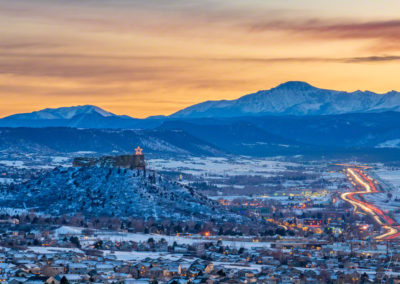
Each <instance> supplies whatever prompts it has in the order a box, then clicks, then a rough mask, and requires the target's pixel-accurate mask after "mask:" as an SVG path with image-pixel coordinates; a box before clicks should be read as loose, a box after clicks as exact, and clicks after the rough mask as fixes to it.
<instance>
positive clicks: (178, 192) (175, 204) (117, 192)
mask: <svg viewBox="0 0 400 284" xmlns="http://www.w3.org/2000/svg"><path fill="white" fill-rule="evenodd" d="M0 206H7V207H17V208H18V207H21V206H26V207H27V208H33V209H35V210H37V211H39V212H45V213H49V214H52V215H53V216H54V215H55V216H59V215H62V214H74V213H77V212H81V213H82V214H84V215H86V216H118V217H137V218H141V217H143V218H149V217H153V218H156V219H164V218H168V219H174V220H191V219H193V220H208V219H210V218H216V219H218V218H219V219H222V218H224V217H226V218H240V216H238V215H236V214H233V213H230V212H228V211H225V210H224V209H223V208H222V206H220V205H219V203H218V202H216V201H213V200H210V199H208V198H207V197H205V196H203V195H201V194H199V193H198V192H197V191H196V190H194V189H192V188H187V187H184V186H182V185H180V184H178V183H175V182H172V181H170V180H168V179H166V178H164V177H163V176H161V175H158V174H155V173H149V172H148V173H147V174H145V173H144V172H143V171H132V170H127V169H118V168H102V167H87V168H56V169H54V170H53V171H51V172H49V173H47V174H46V175H45V176H43V177H40V178H37V179H32V180H30V181H29V182H27V183H24V184H21V185H18V186H17V187H16V188H14V189H13V190H10V192H9V193H5V192H3V193H2V198H1V200H0Z"/></svg>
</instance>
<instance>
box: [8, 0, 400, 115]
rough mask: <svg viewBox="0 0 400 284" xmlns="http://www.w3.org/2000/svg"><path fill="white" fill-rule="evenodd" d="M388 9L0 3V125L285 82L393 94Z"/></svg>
mask: <svg viewBox="0 0 400 284" xmlns="http://www.w3.org/2000/svg"><path fill="white" fill-rule="evenodd" d="M399 10H400V2H398V1H388V0H387V1H372V0H363V1H361V0H359V1H351V3H349V2H348V1H345V2H336V1H335V2H334V3H333V2H332V1H327V0H326V1H311V0H309V1H294V0H292V1H260V0H233V1H215V0H206V1H204V0H202V1H198V0H195V1H183V0H173V1H161V0H158V1H156V0H148V1H132V0H130V1H128V0H126V1H125V0H116V1H105V0H99V1H92V0H90V1H78V0H69V1H64V0H60V1H52V0H38V1H31V0H21V1H8V0H0V36H1V41H0V101H1V104H0V117H3V116H6V115H10V114H13V113H20V112H30V111H34V110H38V109H42V108H46V107H60V106H71V105H82V104H93V105H97V106H99V107H102V108H105V109H107V110H109V111H111V112H114V113H117V114H127V115H131V116H133V117H147V116H150V115H160V114H163V115H168V114H171V113H173V112H175V111H178V110H179V109H182V108H184V107H187V106H189V105H192V104H195V103H198V102H202V101H205V100H220V99H235V98H238V97H240V96H242V95H244V94H248V93H252V92H255V91H258V90H261V89H269V88H271V87H274V86H276V85H278V84H280V83H282V82H285V81H289V80H301V81H307V82H309V83H310V84H312V85H314V86H316V87H321V88H329V89H337V90H346V91H355V90H357V89H360V88H362V89H363V90H365V89H368V90H371V91H375V92H381V93H383V92H387V91H390V90H393V89H395V90H400V81H399V80H398V73H399V72H400V65H399V64H398V63H399V60H400V19H399V18H398V11H399Z"/></svg>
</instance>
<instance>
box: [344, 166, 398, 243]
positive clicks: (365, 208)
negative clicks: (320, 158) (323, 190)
mask: <svg viewBox="0 0 400 284" xmlns="http://www.w3.org/2000/svg"><path fill="white" fill-rule="evenodd" d="M346 171H347V176H348V177H349V178H350V179H351V180H352V183H353V185H354V186H355V188H356V186H357V185H359V186H360V187H361V188H362V190H359V191H351V192H344V193H342V194H341V196H340V197H341V198H342V199H343V200H344V201H346V202H348V203H350V204H351V205H352V206H353V208H354V211H355V212H357V211H359V212H364V213H365V214H368V215H370V216H371V217H372V218H373V219H374V220H375V221H376V222H377V223H378V224H379V225H380V226H382V227H383V228H384V229H385V233H384V234H382V235H379V236H376V237H375V239H377V240H392V239H395V238H398V237H400V226H399V225H397V224H396V222H395V221H394V220H393V219H392V218H390V217H389V216H387V215H386V214H385V213H384V212H383V211H382V210H381V209H379V208H378V207H376V206H375V205H373V204H371V203H369V202H365V201H362V200H360V199H359V197H361V196H363V195H365V194H373V193H377V192H378V190H377V189H376V187H375V184H374V182H373V181H372V180H371V178H370V177H368V176H367V175H366V174H365V173H364V172H362V171H361V170H359V169H357V168H347V169H346ZM357 197H358V198H357Z"/></svg>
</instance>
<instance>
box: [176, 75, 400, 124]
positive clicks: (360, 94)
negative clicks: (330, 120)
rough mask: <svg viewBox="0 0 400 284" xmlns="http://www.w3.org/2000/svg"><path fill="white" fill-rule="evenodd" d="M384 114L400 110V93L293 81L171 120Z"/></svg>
mask: <svg viewBox="0 0 400 284" xmlns="http://www.w3.org/2000/svg"><path fill="white" fill-rule="evenodd" d="M383 111H400V93H399V92H396V91H390V92H387V93H384V94H377V93H374V92H370V91H359V90H358V91H354V92H345V91H336V90H328V89H321V88H317V87H314V86H312V85H310V84H309V83H306V82H302V81H289V82H286V83H283V84H280V85H278V86H276V87H274V88H271V89H269V90H261V91H258V92H255V93H252V94H248V95H244V96H242V97H240V98H238V99H234V100H220V101H206V102H202V103H199V104H195V105H192V106H190V107H188V108H185V109H182V110H180V111H178V112H176V113H174V114H172V115H171V116H170V117H172V118H200V117H239V116H263V115H299V116H305V115H328V114H344V113H365V112H383Z"/></svg>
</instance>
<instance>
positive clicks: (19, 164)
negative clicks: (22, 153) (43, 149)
mask: <svg viewBox="0 0 400 284" xmlns="http://www.w3.org/2000/svg"><path fill="white" fill-rule="evenodd" d="M0 164H2V165H5V166H7V167H16V168H23V167H24V162H23V161H7V160H2V161H1V160H0Z"/></svg>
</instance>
